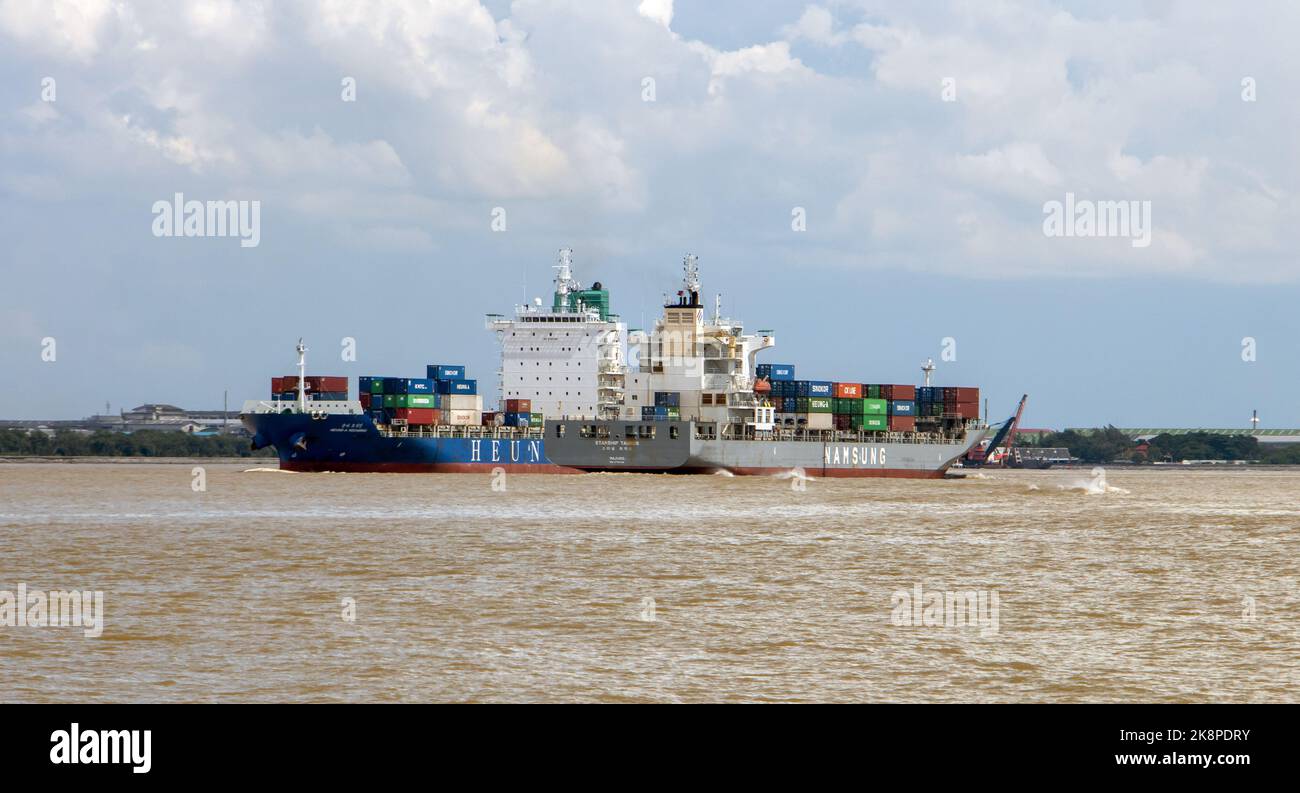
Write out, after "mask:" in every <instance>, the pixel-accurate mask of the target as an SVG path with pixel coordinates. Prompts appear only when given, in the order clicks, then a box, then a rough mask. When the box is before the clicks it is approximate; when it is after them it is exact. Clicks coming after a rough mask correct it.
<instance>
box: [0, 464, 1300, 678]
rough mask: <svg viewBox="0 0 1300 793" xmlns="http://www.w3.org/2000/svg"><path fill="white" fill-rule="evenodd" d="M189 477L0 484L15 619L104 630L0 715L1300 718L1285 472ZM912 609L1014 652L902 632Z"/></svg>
mask: <svg viewBox="0 0 1300 793" xmlns="http://www.w3.org/2000/svg"><path fill="white" fill-rule="evenodd" d="M192 467H193V466H192V464H188V463H186V464H173V465H168V464H159V465H130V464H108V463H105V464H9V465H0V590H10V591H13V590H15V589H16V587H17V585H18V584H19V583H20V582H21V583H25V584H26V585H27V587H28V588H31V589H44V590H56V589H64V590H66V589H73V588H76V589H89V590H103V591H104V593H105V601H106V608H105V611H106V624H105V627H104V632H103V635H102V636H100V637H98V638H86V637H84V636H83V634H82V631H81V630H80V629H78V628H56V627H45V628H32V627H0V674H3V678H4V680H5V681H6V687H5V694H4V696H3V699H4V700H18V701H84V700H106V701H139V700H148V701H152V700H184V701H209V700H239V701H248V700H410V701H424V700H435V701H447V700H450V701H501V700H509V701H514V700H584V701H585V700H596V701H700V700H707V701H714V700H722V701H775V700H781V701H785V700H798V701H807V700H849V701H882V700H888V701H894V700H902V701H953V700H955V701H986V700H997V701H1054V700H1067V701H1092V700H1101V701H1128V700H1139V701H1202V700H1210V701H1294V700H1296V699H1297V698H1300V696H1298V695H1297V692H1300V630H1298V627H1297V626H1298V620H1300V499H1297V493H1300V472H1297V471H1294V470H1249V471H1248V470H1188V471H1183V470H1179V471H1150V470H1148V471H1132V472H1129V471H1110V472H1109V473H1108V477H1107V481H1106V484H1105V485H1101V484H1100V483H1098V482H1094V481H1092V477H1091V475H1090V474H1089V473H1088V472H1086V471H1042V472H991V473H988V474H984V475H983V476H982V477H980V478H972V479H967V480H965V481H907V480H858V481H850V480H824V481H823V480H811V481H807V482H801V481H799V480H792V479H790V478H788V477H787V478H777V477H771V478H769V477H763V478H746V477H718V476H714V477H668V476H642V475H623V474H593V475H586V476H524V475H516V476H512V477H510V478H509V479H508V480H506V491H505V492H497V491H494V490H493V489H492V487H491V478H490V476H488V475H486V474H485V475H482V476H479V475H438V476H419V475H403V474H293V473H283V472H279V471H275V470H248V469H249V468H250V465H249V464H247V463H244V464H225V463H223V464H209V465H206V466H205V467H206V476H207V482H206V485H207V490H206V492H194V490H193V489H192V487H191V482H192V481H193V478H192V473H191V469H192ZM801 485H803V488H802V489H800V486H801ZM917 585H920V586H921V587H922V589H923V591H924V592H942V591H976V592H983V593H986V594H988V593H991V592H996V594H997V596H998V604H999V607H998V620H997V625H996V630H995V631H994V630H987V629H986V630H981V629H980V628H979V627H978V626H953V627H947V626H925V625H917V626H906V625H896V624H895V622H896V621H898V620H896V619H895V618H896V617H897V616H898V615H897V614H896V613H895V609H894V606H895V602H894V601H893V600H892V596H893V595H894V593H896V592H899V591H906V592H909V593H911V592H914V591H915V589H914V588H915V587H916V586H917ZM346 597H351V598H354V599H355V601H356V604H357V613H356V619H355V621H353V622H347V621H345V620H344V619H343V617H342V606H341V603H342V600H343V598H346ZM647 598H653V610H652V609H651V608H650V603H649V601H647V600H646V599H647ZM1248 599H1251V600H1248ZM1252 604H1253V616H1252V615H1251V614H1250V613H1249V611H1250V610H1251V608H1252ZM987 627H988V625H987V623H986V628H987Z"/></svg>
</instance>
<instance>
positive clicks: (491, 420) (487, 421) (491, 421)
mask: <svg viewBox="0 0 1300 793" xmlns="http://www.w3.org/2000/svg"><path fill="white" fill-rule="evenodd" d="M496 423H497V414H496V412H495V411H494V412H488V411H486V410H485V411H483V426H484V427H492V426H495V425H496Z"/></svg>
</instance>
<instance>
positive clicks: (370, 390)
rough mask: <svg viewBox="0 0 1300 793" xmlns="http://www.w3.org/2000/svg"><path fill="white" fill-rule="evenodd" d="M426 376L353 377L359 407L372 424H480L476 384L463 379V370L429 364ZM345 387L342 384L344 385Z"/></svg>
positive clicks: (458, 367)
mask: <svg viewBox="0 0 1300 793" xmlns="http://www.w3.org/2000/svg"><path fill="white" fill-rule="evenodd" d="M425 374H426V375H427V376H426V377H375V376H363V377H359V378H357V390H358V391H359V399H360V401H361V406H362V407H363V408H365V409H367V410H368V411H370V418H371V419H372V420H373V421H374V422H375V423H376V424H396V425H401V424H407V425H415V426H427V425H435V424H452V425H460V426H471V425H478V424H481V423H482V421H483V403H482V399H481V398H480V397H479V396H478V383H477V381H475V380H467V379H465V367H464V366H460V365H455V364H430V365H429V366H428V367H426V369H425ZM345 386H346V383H345Z"/></svg>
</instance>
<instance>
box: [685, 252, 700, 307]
mask: <svg viewBox="0 0 1300 793" xmlns="http://www.w3.org/2000/svg"><path fill="white" fill-rule="evenodd" d="M682 285H683V286H685V287H686V294H688V295H690V298H691V305H696V306H698V305H699V304H700V257H698V256H696V255H695V254H693V253H688V254H686V257H685V258H684V259H682Z"/></svg>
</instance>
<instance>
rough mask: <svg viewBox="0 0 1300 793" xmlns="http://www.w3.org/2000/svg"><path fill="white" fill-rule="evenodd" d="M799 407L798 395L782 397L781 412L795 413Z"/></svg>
mask: <svg viewBox="0 0 1300 793" xmlns="http://www.w3.org/2000/svg"><path fill="white" fill-rule="evenodd" d="M798 409H799V400H798V398H796V397H783V398H782V399H781V412H782V413H794V412H795V411H796V410H798Z"/></svg>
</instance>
